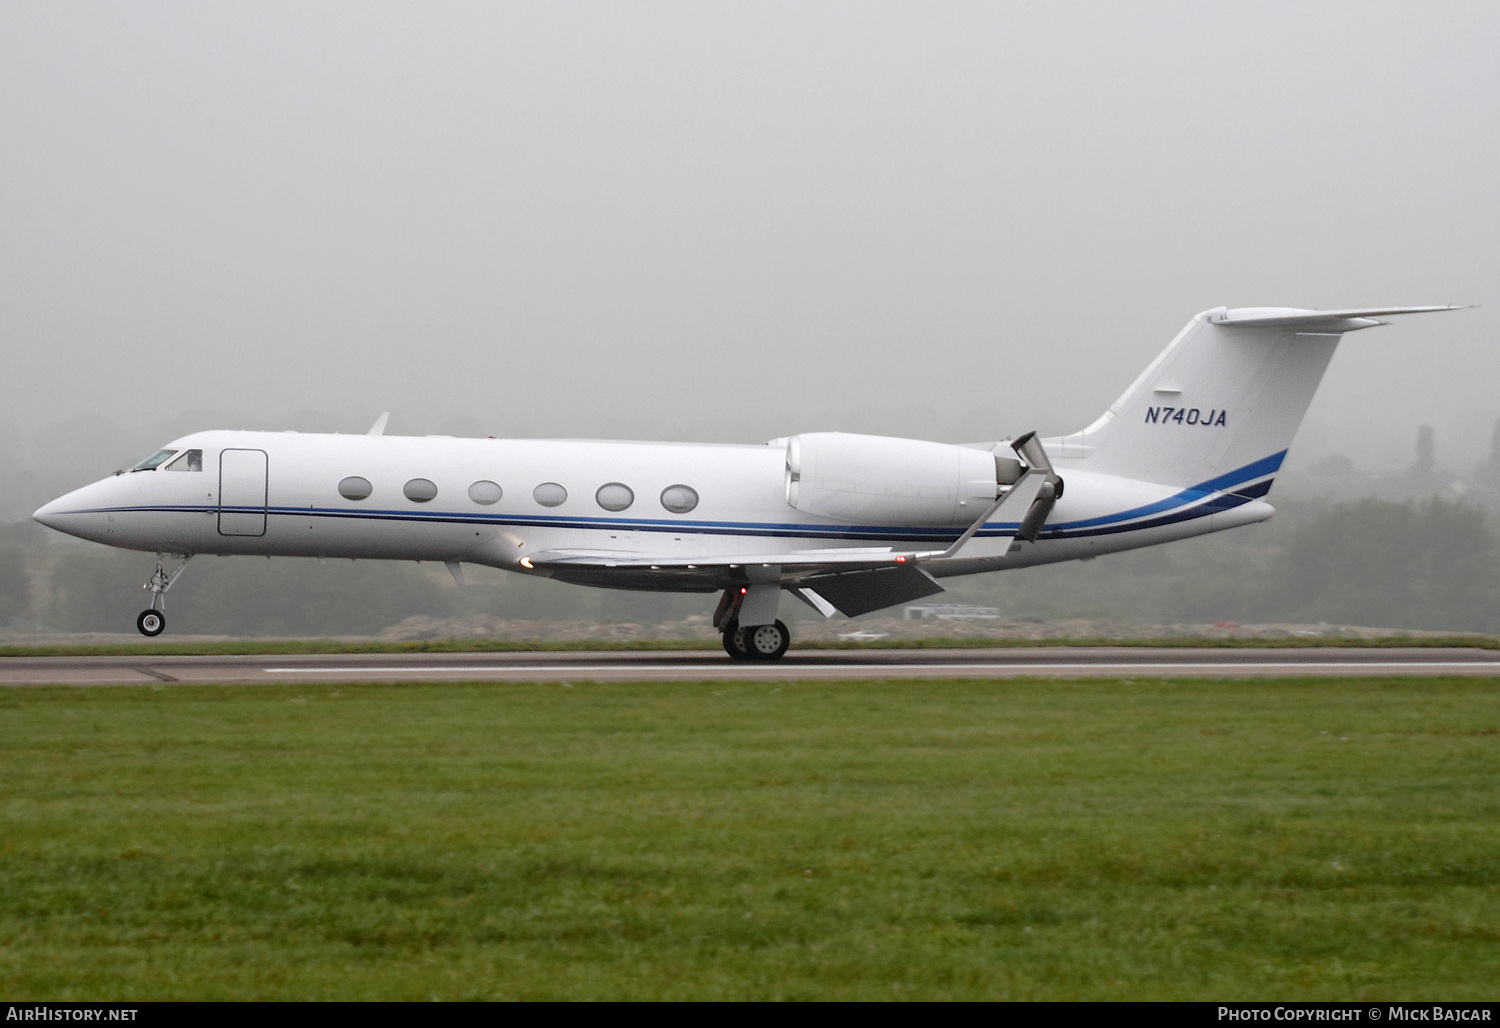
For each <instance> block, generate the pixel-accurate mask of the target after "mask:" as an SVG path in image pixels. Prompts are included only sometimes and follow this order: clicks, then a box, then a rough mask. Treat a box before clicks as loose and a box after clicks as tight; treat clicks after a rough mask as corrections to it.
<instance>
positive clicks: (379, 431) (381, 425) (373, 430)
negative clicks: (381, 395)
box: [365, 411, 391, 435]
mask: <svg viewBox="0 0 1500 1028" xmlns="http://www.w3.org/2000/svg"><path fill="white" fill-rule="evenodd" d="M389 420H391V412H390V411H384V412H382V413H381V415H380V417H378V418H376V419H375V424H373V425H371V426H370V430H369V431H368V432H366V433H365V435H385V423H386V422H387V421H389Z"/></svg>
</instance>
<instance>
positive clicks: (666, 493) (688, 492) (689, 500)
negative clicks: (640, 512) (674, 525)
mask: <svg viewBox="0 0 1500 1028" xmlns="http://www.w3.org/2000/svg"><path fill="white" fill-rule="evenodd" d="M661 505H662V506H663V507H665V508H667V510H669V511H671V512H672V513H673V514H686V513H687V512H688V511H690V510H692V509H693V508H694V507H696V506H698V490H696V489H694V488H693V487H692V486H690V485H669V486H667V487H666V488H665V489H663V490H662V491H661Z"/></svg>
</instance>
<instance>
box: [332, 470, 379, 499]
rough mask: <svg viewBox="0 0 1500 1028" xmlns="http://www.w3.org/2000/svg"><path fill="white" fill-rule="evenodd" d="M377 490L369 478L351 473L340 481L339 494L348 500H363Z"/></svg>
mask: <svg viewBox="0 0 1500 1028" xmlns="http://www.w3.org/2000/svg"><path fill="white" fill-rule="evenodd" d="M374 491H375V487H374V486H372V485H371V484H370V480H369V479H368V478H360V477H359V476H358V475H350V476H349V477H348V478H346V479H344V480H343V481H342V482H340V483H339V495H340V496H342V497H343V498H344V499H346V500H363V499H364V498H365V497H367V496H369V495H370V494H371V493H373V492H374Z"/></svg>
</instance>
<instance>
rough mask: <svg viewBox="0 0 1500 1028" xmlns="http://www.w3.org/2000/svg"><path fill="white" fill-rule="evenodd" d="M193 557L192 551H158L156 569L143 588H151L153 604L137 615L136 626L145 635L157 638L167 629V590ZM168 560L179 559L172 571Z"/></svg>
mask: <svg viewBox="0 0 1500 1028" xmlns="http://www.w3.org/2000/svg"><path fill="white" fill-rule="evenodd" d="M192 559H193V555H192V554H191V553H158V554H157V555H156V570H155V571H154V572H152V573H151V577H150V578H148V579H146V584H145V585H143V586H141V588H142V589H150V590H151V606H149V607H147V608H146V609H145V610H143V611H141V612H140V614H138V615H137V616H136V619H135V627H136V629H137V630H138V631H139V632H140V633H141V634H142V635H144V636H148V637H150V638H155V637H156V636H158V635H161V634H162V632H164V631H166V628H167V597H166V592H167V590H168V589H170V588H172V583H173V582H175V581H177V577H178V576H179V575H181V574H182V573H183V571H185V570H187V562H188V561H190V560H192ZM168 560H179V561H181V562H182V563H180V564H178V565H177V567H176V568H174V569H173V570H172V571H170V572H169V571H167V568H166V563H167V561H168Z"/></svg>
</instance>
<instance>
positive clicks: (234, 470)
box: [219, 450, 266, 535]
mask: <svg viewBox="0 0 1500 1028" xmlns="http://www.w3.org/2000/svg"><path fill="white" fill-rule="evenodd" d="M219 534H220V535H265V534H266V451H265V450H225V451H223V452H222V453H220V454H219Z"/></svg>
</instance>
